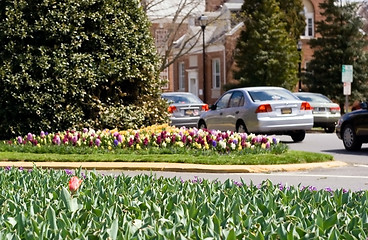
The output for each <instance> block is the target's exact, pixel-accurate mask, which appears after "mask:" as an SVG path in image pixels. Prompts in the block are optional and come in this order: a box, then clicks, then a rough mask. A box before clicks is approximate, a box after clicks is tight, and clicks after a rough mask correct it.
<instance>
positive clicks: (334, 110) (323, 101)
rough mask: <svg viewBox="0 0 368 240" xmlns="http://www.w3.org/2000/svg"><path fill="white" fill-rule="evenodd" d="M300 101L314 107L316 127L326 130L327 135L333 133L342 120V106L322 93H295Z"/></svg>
mask: <svg viewBox="0 0 368 240" xmlns="http://www.w3.org/2000/svg"><path fill="white" fill-rule="evenodd" d="M294 95H296V96H297V97H298V98H300V100H303V101H307V102H309V104H310V105H311V107H312V113H313V117H314V127H321V128H324V130H325V132H326V133H333V132H334V131H335V126H336V124H337V121H338V120H339V119H340V117H341V114H340V106H339V104H337V103H334V102H332V101H331V100H330V99H329V98H328V97H326V96H325V95H323V94H320V93H310V92H297V93H294Z"/></svg>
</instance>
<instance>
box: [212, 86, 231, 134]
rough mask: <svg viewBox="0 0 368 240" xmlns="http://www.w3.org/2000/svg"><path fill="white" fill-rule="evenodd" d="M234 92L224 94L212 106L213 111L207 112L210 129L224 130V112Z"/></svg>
mask: <svg viewBox="0 0 368 240" xmlns="http://www.w3.org/2000/svg"><path fill="white" fill-rule="evenodd" d="M231 94H232V92H227V93H225V94H224V95H222V96H221V97H220V98H219V99H218V100H217V102H216V103H215V104H214V105H213V107H212V108H211V111H209V112H207V114H206V115H207V117H206V124H207V128H208V129H215V130H221V131H224V130H225V128H224V112H225V111H226V109H227V108H228V106H229V100H230V97H231Z"/></svg>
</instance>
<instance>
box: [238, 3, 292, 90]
mask: <svg viewBox="0 0 368 240" xmlns="http://www.w3.org/2000/svg"><path fill="white" fill-rule="evenodd" d="M242 11H243V18H244V25H245V29H244V30H243V31H242V32H241V35H240V37H239V39H238V43H237V46H236V55H235V60H236V64H237V67H238V70H237V71H235V72H234V78H235V79H238V80H239V81H240V82H239V85H240V86H262V85H263V86H281V87H285V88H288V89H292V88H293V87H294V86H295V84H296V82H297V81H298V79H297V70H298V68H297V62H298V59H299V55H298V52H297V48H296V40H295V38H294V34H293V33H292V32H288V31H292V29H291V28H297V27H294V26H290V25H287V23H286V22H285V18H286V13H285V12H284V11H283V10H281V9H280V7H279V4H278V3H277V2H276V0H262V1H256V0H251V1H245V2H244V4H243V7H242ZM288 28H289V29H288ZM298 29H299V28H298ZM295 31H296V30H295ZM296 32H298V31H296Z"/></svg>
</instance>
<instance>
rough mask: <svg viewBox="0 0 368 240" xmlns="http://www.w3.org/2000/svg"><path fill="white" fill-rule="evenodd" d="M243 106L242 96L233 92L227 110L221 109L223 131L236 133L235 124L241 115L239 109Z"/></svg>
mask: <svg viewBox="0 0 368 240" xmlns="http://www.w3.org/2000/svg"><path fill="white" fill-rule="evenodd" d="M243 105H244V95H243V92H241V91H233V93H232V95H231V97H230V100H229V106H228V108H225V109H223V115H222V116H223V123H222V129H223V131H226V130H230V131H236V122H237V120H238V119H239V117H240V114H241V111H240V110H241V109H240V108H241V107H242V106H243Z"/></svg>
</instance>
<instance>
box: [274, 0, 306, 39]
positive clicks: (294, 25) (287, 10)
mask: <svg viewBox="0 0 368 240" xmlns="http://www.w3.org/2000/svg"><path fill="white" fill-rule="evenodd" d="M277 2H279V6H280V10H282V11H283V12H284V17H283V19H284V21H285V22H286V31H287V32H288V33H289V34H290V35H291V36H292V38H293V39H294V40H295V42H297V41H298V40H299V38H300V36H301V35H302V33H303V32H304V30H305V16H304V14H301V13H302V12H304V5H303V1H300V0H277Z"/></svg>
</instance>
